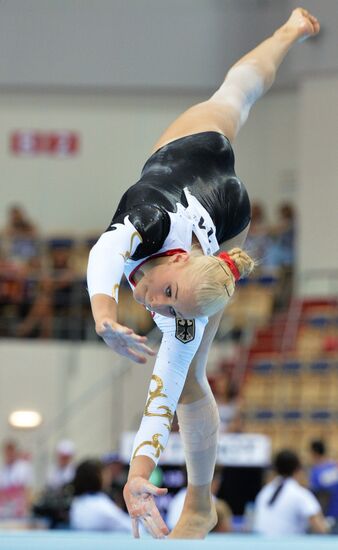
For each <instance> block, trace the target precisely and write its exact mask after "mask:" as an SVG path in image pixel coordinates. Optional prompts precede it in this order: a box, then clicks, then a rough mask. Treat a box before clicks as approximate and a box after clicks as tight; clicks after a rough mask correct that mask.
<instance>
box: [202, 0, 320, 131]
mask: <svg viewBox="0 0 338 550" xmlns="http://www.w3.org/2000/svg"><path fill="white" fill-rule="evenodd" d="M319 28H320V26H319V22H318V20H317V19H316V18H315V17H314V16H312V15H311V14H310V13H309V12H307V11H306V10H304V9H302V8H297V9H296V10H294V11H293V12H292V14H291V16H290V18H289V19H288V21H287V22H286V23H285V24H284V25H282V26H281V27H280V28H278V29H277V30H276V31H275V32H274V34H273V35H272V36H270V37H269V38H267V39H266V40H264V41H263V42H262V43H261V44H259V45H258V46H257V47H256V48H254V49H253V50H251V51H250V52H249V53H247V54H246V55H245V56H244V57H242V58H241V59H240V60H239V61H237V62H236V63H235V64H234V65H233V66H232V68H231V69H230V70H229V71H228V73H227V75H226V77H225V80H224V83H223V84H222V85H221V86H220V88H219V89H218V90H217V92H216V93H215V94H214V95H213V96H212V97H211V98H210V100H209V101H210V102H212V103H215V104H216V103H218V104H219V106H220V107H221V109H222V113H223V116H224V120H225V121H227V122H224V124H226V135H227V137H228V138H229V139H230V141H233V140H234V139H235V137H236V135H237V133H238V131H239V130H240V128H241V127H242V126H243V124H244V123H245V121H246V120H247V118H248V115H249V112H250V109H251V107H252V106H253V104H254V103H255V102H256V101H257V100H258V99H259V98H260V97H262V96H263V95H264V94H265V93H266V92H267V91H268V90H269V88H270V87H271V86H272V84H273V83H274V80H275V77H276V73H277V70H278V68H279V66H280V64H281V63H282V61H283V59H284V58H285V56H286V54H287V53H288V51H289V50H290V48H291V47H292V46H293V45H294V44H296V43H297V42H301V41H303V40H306V38H308V37H309V36H314V35H316V34H317V33H318V32H319ZM224 109H226V112H225V111H224ZM223 130H224V129H223ZM224 131H225V130H224Z"/></svg>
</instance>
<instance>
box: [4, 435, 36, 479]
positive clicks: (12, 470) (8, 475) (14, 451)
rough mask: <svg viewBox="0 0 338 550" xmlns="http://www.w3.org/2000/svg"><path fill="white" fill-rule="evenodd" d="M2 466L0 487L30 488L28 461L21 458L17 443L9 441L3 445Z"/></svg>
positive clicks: (30, 470)
mask: <svg viewBox="0 0 338 550" xmlns="http://www.w3.org/2000/svg"><path fill="white" fill-rule="evenodd" d="M2 449H3V466H2V468H1V469H0V487H1V488H6V487H13V486H14V487H15V486H18V485H19V486H24V487H28V488H30V487H31V486H32V482H33V473H32V467H31V464H30V462H29V460H27V459H25V458H23V457H22V454H21V452H20V450H19V447H18V445H17V443H16V442H15V441H14V440H12V439H9V440H7V441H5V442H4V443H3V448H2Z"/></svg>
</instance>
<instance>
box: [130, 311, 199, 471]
mask: <svg viewBox="0 0 338 550" xmlns="http://www.w3.org/2000/svg"><path fill="white" fill-rule="evenodd" d="M154 321H155V323H156V324H157V326H158V327H159V328H160V330H161V331H162V332H163V336H162V342H161V346H160V349H159V351H158V354H157V358H156V362H155V367H154V371H153V374H152V377H151V382H150V386H149V391H148V397H147V402H146V406H145V410H144V414H143V418H142V422H141V425H140V428H139V430H138V432H137V434H136V437H135V441H134V447H133V453H132V459H133V458H134V457H135V456H138V455H145V456H149V457H150V458H151V459H152V460H153V461H154V462H155V464H157V462H158V459H159V458H160V455H161V453H162V451H163V450H164V449H165V446H166V444H167V442H168V438H169V434H170V431H171V425H172V421H173V418H174V414H175V410H176V406H177V403H178V400H179V398H180V395H181V393H182V390H183V386H184V383H185V380H186V377H187V374H188V370H189V366H190V363H191V361H192V360H193V358H194V355H195V353H196V352H197V350H198V348H199V345H200V343H201V340H202V337H203V333H204V329H205V326H206V324H207V322H208V318H207V317H203V318H200V319H196V320H183V319H173V318H169V317H163V316H161V315H158V314H156V315H155V317H154Z"/></svg>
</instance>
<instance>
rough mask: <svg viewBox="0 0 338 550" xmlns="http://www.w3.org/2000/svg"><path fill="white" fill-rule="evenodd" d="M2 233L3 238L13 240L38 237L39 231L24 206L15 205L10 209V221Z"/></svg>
mask: <svg viewBox="0 0 338 550" xmlns="http://www.w3.org/2000/svg"><path fill="white" fill-rule="evenodd" d="M1 233H2V236H3V237H6V238H11V239H13V238H17V237H19V238H22V237H26V238H29V237H36V234H37V231H36V227H35V225H34V224H33V223H32V222H31V221H30V219H29V218H28V216H27V214H26V213H25V211H24V209H23V208H22V206H19V205H17V204H14V205H12V206H10V207H9V209H8V220H7V223H6V225H5V227H4V229H3V230H2V232H1Z"/></svg>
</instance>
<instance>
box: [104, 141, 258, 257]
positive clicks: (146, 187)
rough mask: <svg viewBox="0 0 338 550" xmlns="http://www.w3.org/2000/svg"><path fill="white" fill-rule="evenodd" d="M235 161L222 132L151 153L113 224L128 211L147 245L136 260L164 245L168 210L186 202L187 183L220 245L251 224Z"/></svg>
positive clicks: (119, 208) (137, 252)
mask: <svg viewBox="0 0 338 550" xmlns="http://www.w3.org/2000/svg"><path fill="white" fill-rule="evenodd" d="M234 160H235V159H234V153H233V150H232V147H231V144H230V142H229V140H228V139H227V138H226V137H225V136H223V135H222V134H220V133H218V132H202V133H199V134H194V135H191V136H187V137H183V138H180V139H177V140H175V141H172V142H171V143H169V144H168V145H165V146H164V147H161V149H159V150H158V151H156V152H155V153H154V154H153V155H151V157H150V158H149V159H148V160H147V162H146V163H145V165H144V167H143V170H142V173H141V178H140V180H139V181H138V182H137V183H136V184H135V185H132V186H131V187H130V188H129V189H128V190H127V191H126V192H125V193H124V195H123V196H122V198H121V201H120V203H119V205H118V208H117V210H116V212H115V214H114V217H113V219H112V222H111V223H112V224H114V223H118V222H120V223H123V220H124V217H125V216H127V215H129V219H130V221H131V223H132V224H133V225H134V226H135V228H136V229H137V230H138V231H139V233H140V234H141V236H142V239H143V243H142V244H140V245H139V246H138V248H137V250H136V252H135V253H134V255H133V257H132V259H134V260H138V259H141V258H143V257H146V256H149V255H150V254H154V253H156V252H157V251H158V250H159V249H160V248H161V247H162V246H163V243H164V241H165V239H166V237H167V235H168V233H169V231H170V217H169V215H168V212H176V211H177V206H176V205H177V203H181V204H182V205H183V206H187V200H186V196H185V194H184V191H183V190H184V188H185V187H187V188H188V189H189V191H190V193H191V194H192V195H194V196H195V197H196V199H197V200H198V201H199V202H200V203H201V204H202V206H204V208H205V209H206V210H207V212H208V213H209V215H210V216H211V219H212V220H213V222H214V224H215V227H216V237H217V240H218V243H219V244H221V243H222V242H224V241H226V240H228V239H231V238H233V237H235V236H236V235H238V234H239V233H240V232H241V231H243V229H245V227H246V226H247V225H248V224H249V222H250V201H249V197H248V193H247V191H246V189H245V187H244V185H243V183H242V182H241V181H240V180H239V179H238V178H237V176H236V174H235V170H234ZM111 229H113V228H112V227H109V228H108V230H111Z"/></svg>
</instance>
